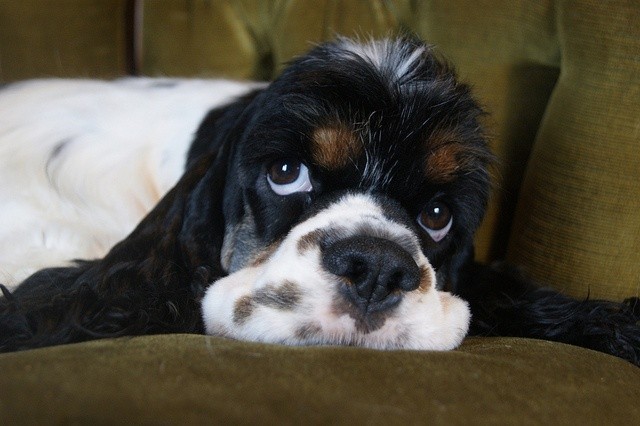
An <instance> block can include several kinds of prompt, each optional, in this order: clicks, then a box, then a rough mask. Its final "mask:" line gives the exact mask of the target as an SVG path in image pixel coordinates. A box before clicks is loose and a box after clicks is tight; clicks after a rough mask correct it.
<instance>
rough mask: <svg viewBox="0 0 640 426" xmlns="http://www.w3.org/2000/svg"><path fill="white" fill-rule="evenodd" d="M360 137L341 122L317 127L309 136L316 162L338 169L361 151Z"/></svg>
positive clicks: (328, 167)
mask: <svg viewBox="0 0 640 426" xmlns="http://www.w3.org/2000/svg"><path fill="white" fill-rule="evenodd" d="M362 149H363V145H362V141H361V140H360V138H359V137H358V136H357V135H356V134H355V133H354V132H353V131H352V130H351V129H350V128H349V127H347V126H345V125H343V124H332V125H328V126H322V127H319V128H317V129H316V130H315V131H314V132H313V135H312V137H311V150H312V151H311V152H312V155H313V159H314V161H315V162H316V164H318V165H320V166H322V167H325V168H327V169H332V170H335V169H339V168H341V167H344V166H345V165H347V163H348V162H349V160H350V159H353V158H356V157H358V156H359V155H360V154H361V153H362Z"/></svg>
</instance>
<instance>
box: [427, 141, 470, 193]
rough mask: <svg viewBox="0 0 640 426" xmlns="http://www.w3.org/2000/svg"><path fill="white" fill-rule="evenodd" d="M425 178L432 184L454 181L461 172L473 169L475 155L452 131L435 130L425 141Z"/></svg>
mask: <svg viewBox="0 0 640 426" xmlns="http://www.w3.org/2000/svg"><path fill="white" fill-rule="evenodd" d="M426 145H427V149H426V151H427V157H426V159H425V161H424V172H425V176H426V177H427V178H428V179H429V180H430V181H432V182H438V183H446V182H450V181H452V180H453V179H455V177H456V175H457V174H458V173H459V172H460V171H461V170H466V169H468V168H472V167H474V165H473V164H474V163H475V161H474V158H475V157H476V155H477V152H476V150H475V149H474V148H473V147H472V146H467V145H465V144H464V143H463V141H462V140H461V137H460V135H459V134H458V133H457V132H456V131H455V130H453V129H445V130H436V131H435V132H433V133H432V134H431V135H430V136H429V137H428V139H427V141H426Z"/></svg>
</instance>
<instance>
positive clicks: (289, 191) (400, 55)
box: [0, 37, 640, 365]
mask: <svg viewBox="0 0 640 426" xmlns="http://www.w3.org/2000/svg"><path fill="white" fill-rule="evenodd" d="M484 114H485V113H484V111H483V110H482V108H481V107H480V105H479V103H478V102H477V101H476V100H475V99H474V97H473V95H472V93H471V90H470V88H469V86H467V85H465V84H463V83H461V82H460V81H459V80H458V78H457V76H456V74H455V72H454V70H453V69H452V67H451V66H450V65H448V64H447V63H446V61H445V60H443V59H442V58H441V57H440V56H439V55H438V54H437V53H436V52H435V51H434V49H433V48H432V47H431V46H429V45H427V44H425V43H423V42H422V41H420V40H418V39H416V38H413V37H400V38H389V39H382V40H372V41H368V42H360V41H356V40H352V39H346V38H339V39H337V40H335V41H332V42H327V43H324V44H320V45H318V46H317V47H315V48H313V49H312V50H311V51H310V52H309V53H307V54H306V55H304V56H301V57H299V58H297V59H295V60H294V61H292V62H291V63H290V64H289V65H288V67H287V68H285V70H284V71H283V72H282V74H281V75H280V76H279V77H278V78H277V79H275V80H274V81H273V82H271V83H269V84H261V83H238V82H229V81H203V80H179V79H145V78H137V79H124V80H117V81H114V82H97V81H67V80H53V81H51V80H46V81H34V82H24V83H16V84H10V85H8V86H6V87H4V88H3V89H2V91H0V117H2V118H1V119H0V120H2V121H0V123H1V129H0V154H1V158H2V160H0V161H1V162H2V164H0V166H2V171H1V172H0V173H1V175H0V179H2V180H3V185H2V186H1V187H0V199H2V205H3V209H2V213H1V214H2V215H3V222H2V223H4V224H6V225H3V227H4V229H2V230H1V231H0V241H1V244H2V253H1V254H0V268H2V270H3V273H4V278H3V279H4V281H5V286H3V287H2V290H3V294H4V296H3V298H2V299H0V349H1V350H3V351H15V350H24V349H30V348H37V347H43V346H50V345H58V344H64V343H72V342H80V341H85V340H90V339H98V338H107V337H117V336H126V335H143V334H155V333H175V332H180V333H208V334H214V335H221V336H226V337H229V338H233V339H244V340H253V341H262V342H270V343H281V344H292V345H331V344H339V345H355V346H364V347H370V348H377V349H421V350H425V349H426V350H449V349H453V348H455V347H457V346H458V345H459V344H460V343H461V341H462V340H463V338H464V337H465V336H466V335H467V334H468V333H471V334H482V335H503V336H521V337H530V338H538V339H548V340H553V341H560V342H565V343H569V344H574V345H580V346H583V347H587V348H591V349H595V350H599V351H602V352H606V353H610V354H613V355H615V356H618V357H621V358H623V359H626V360H628V361H631V362H633V363H635V364H636V365H640V326H639V325H638V321H639V320H640V312H639V311H640V309H639V308H638V304H637V303H636V302H637V301H636V300H633V299H629V300H628V301H625V303H615V302H608V301H596V300H582V301H580V300H575V299H572V298H570V297H567V296H564V295H562V294H559V293H558V292H556V291H554V290H550V289H545V288H540V287H538V286H536V285H535V284H533V283H531V282H530V281H528V280H527V279H526V278H525V277H523V276H521V275H520V274H519V273H518V271H517V270H514V269H513V268H511V267H509V266H506V265H504V264H496V265H493V266H486V265H481V264H478V263H476V262H475V261H474V254H473V235H474V232H475V230H476V229H477V228H478V226H479V224H480V222H481V220H482V217H483V214H484V212H485V209H486V206H487V203H488V199H489V194H490V187H491V183H490V181H491V179H490V168H491V165H492V163H493V161H494V159H493V155H492V154H491V152H490V150H489V148H488V143H487V137H486V134H485V132H484V130H483V126H482V123H481V121H482V117H483V116H484ZM70 259H89V260H70Z"/></svg>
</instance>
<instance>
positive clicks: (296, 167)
mask: <svg viewBox="0 0 640 426" xmlns="http://www.w3.org/2000/svg"><path fill="white" fill-rule="evenodd" d="M301 166H302V163H300V162H299V161H293V160H278V161H276V162H275V163H273V164H272V165H271V167H269V179H271V182H273V183H275V184H276V185H287V184H290V183H292V182H295V180H296V179H298V177H299V176H300V167H301Z"/></svg>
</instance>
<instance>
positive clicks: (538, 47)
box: [0, 0, 640, 425]
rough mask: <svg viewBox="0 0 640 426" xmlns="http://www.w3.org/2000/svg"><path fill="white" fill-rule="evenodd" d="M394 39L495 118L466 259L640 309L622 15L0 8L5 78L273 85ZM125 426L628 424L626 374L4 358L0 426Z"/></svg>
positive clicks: (299, 359) (223, 357)
mask: <svg viewBox="0 0 640 426" xmlns="http://www.w3.org/2000/svg"><path fill="white" fill-rule="evenodd" d="M402 31H411V32H414V33H416V34H418V35H419V36H421V37H422V38H423V39H425V40H427V41H429V42H431V43H433V44H435V45H436V46H437V48H438V50H439V51H440V52H442V54H443V55H444V56H445V57H447V58H449V59H450V61H451V62H452V63H454V64H455V65H456V67H457V69H458V71H459V74H460V76H461V78H462V79H463V80H466V81H468V82H470V83H471V84H472V85H473V86H474V88H475V93H476V94H477V96H478V98H479V99H480V100H481V102H482V103H483V104H484V105H485V106H486V109H487V111H488V112H489V113H490V114H489V115H488V117H487V118H486V126H487V128H488V130H489V132H490V134H491V135H492V146H493V149H494V151H495V152H496V154H497V156H498V157H499V159H500V162H499V165H498V166H497V167H496V170H495V173H494V174H495V194H494V197H493V199H492V202H491V206H490V210H489V212H488V214H487V217H486V219H485V222H484V224H483V225H482V228H481V230H480V232H479V233H478V236H477V246H478V250H477V257H478V258H479V259H480V260H482V261H485V262H490V261H492V260H495V259H499V258H506V259H507V260H509V261H510V262H512V263H514V264H516V265H518V266H520V267H521V268H522V269H523V270H524V271H526V273H528V274H529V275H531V276H532V277H533V278H535V279H536V280H538V281H539V282H541V283H543V284H545V285H548V286H552V287H555V288H557V289H559V290H560V291H562V292H564V293H566V294H570V295H573V296H575V297H579V298H585V297H591V298H604V299H610V300H622V299H624V298H627V297H632V296H640V4H639V3H638V2H637V1H634V0H610V1H602V0H567V1H563V0H542V1H533V0H530V1H525V0H492V1H486V0H467V1H463V0H448V1H447V0H424V1H416V0H375V1H357V0H351V1H349V0H320V1H309V0H306V1H305V0H271V1H252V0H246V1H239V0H236V1H234V0H208V1H207V0H182V1H178V0H172V1H168V0H167V1H153V0H147V1H144V2H143V1H141V0H138V1H133V0H113V1H108V0H58V1H55V2H52V1H46V0H40V1H37V0H23V1H12V0H0V80H1V81H2V82H4V83H6V82H11V81H15V80H19V79H24V78H34V77H49V76H61V77H104V78H113V77H118V76H122V75H131V74H139V75H170V76H173V75H176V76H178V75H180V76H197V77H209V76H223V77H229V78H236V79H269V78H271V77H273V76H274V75H276V74H277V73H278V71H279V70H280V69H281V68H282V66H283V64H284V63H285V62H286V61H287V60H288V59H290V58H291V57H292V56H294V55H296V54H299V53H301V52H303V51H305V50H307V49H308V48H309V47H310V46H311V45H312V43H314V42H318V41H322V40H326V39H329V38H332V37H333V36H334V35H336V34H342V35H347V36H352V35H360V36H362V37H368V36H384V35H388V34H394V33H397V32H402ZM1 119H2V117H0V120H1ZM127 422H133V423H142V424H190V423H205V424H211V423H214V424H215V423H224V424H226V423H232V424H235V423H278V424H289V423H296V424H300V423H311V424H318V423H355V424H361V423H362V424H393V423H402V424H440V423H443V424H476V423H478V424H482V423H491V424H539V423H543V424H555V423H559V424H580V423H583V424H640V368H638V367H635V366H633V365H631V364H629V363H627V362H625V361H623V360H620V359H617V358H614V357H611V356H608V355H604V354H600V353H597V352H593V351H589V350H586V349H581V348H576V347H571V346H567V345H563V344H558V343H551V342H545V341H535V340H527V339H518V338H487V337H474V338H469V339H467V340H466V341H465V342H464V343H463V345H462V346H461V347H460V348H459V349H457V350H454V351H452V352H445V353H438V352H411V351H388V352H380V351H372V350H365V349H360V348H351V347H305V348H300V347H282V346H277V345H264V344H255V343H247V342H237V341H230V340H225V339H222V338H217V337H209V336H197V335H166V336H145V337H137V338H121V339H112V340H103V341H95V342H88V343H82V344H75V345H67V346H60V347H53V348H45V349H39V350H32V351H25V352H20V353H10V354H3V355H0V424H7V425H9V424H68V423H72V424H78V423H80V424H84V423H87V424H125V423H127Z"/></svg>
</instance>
